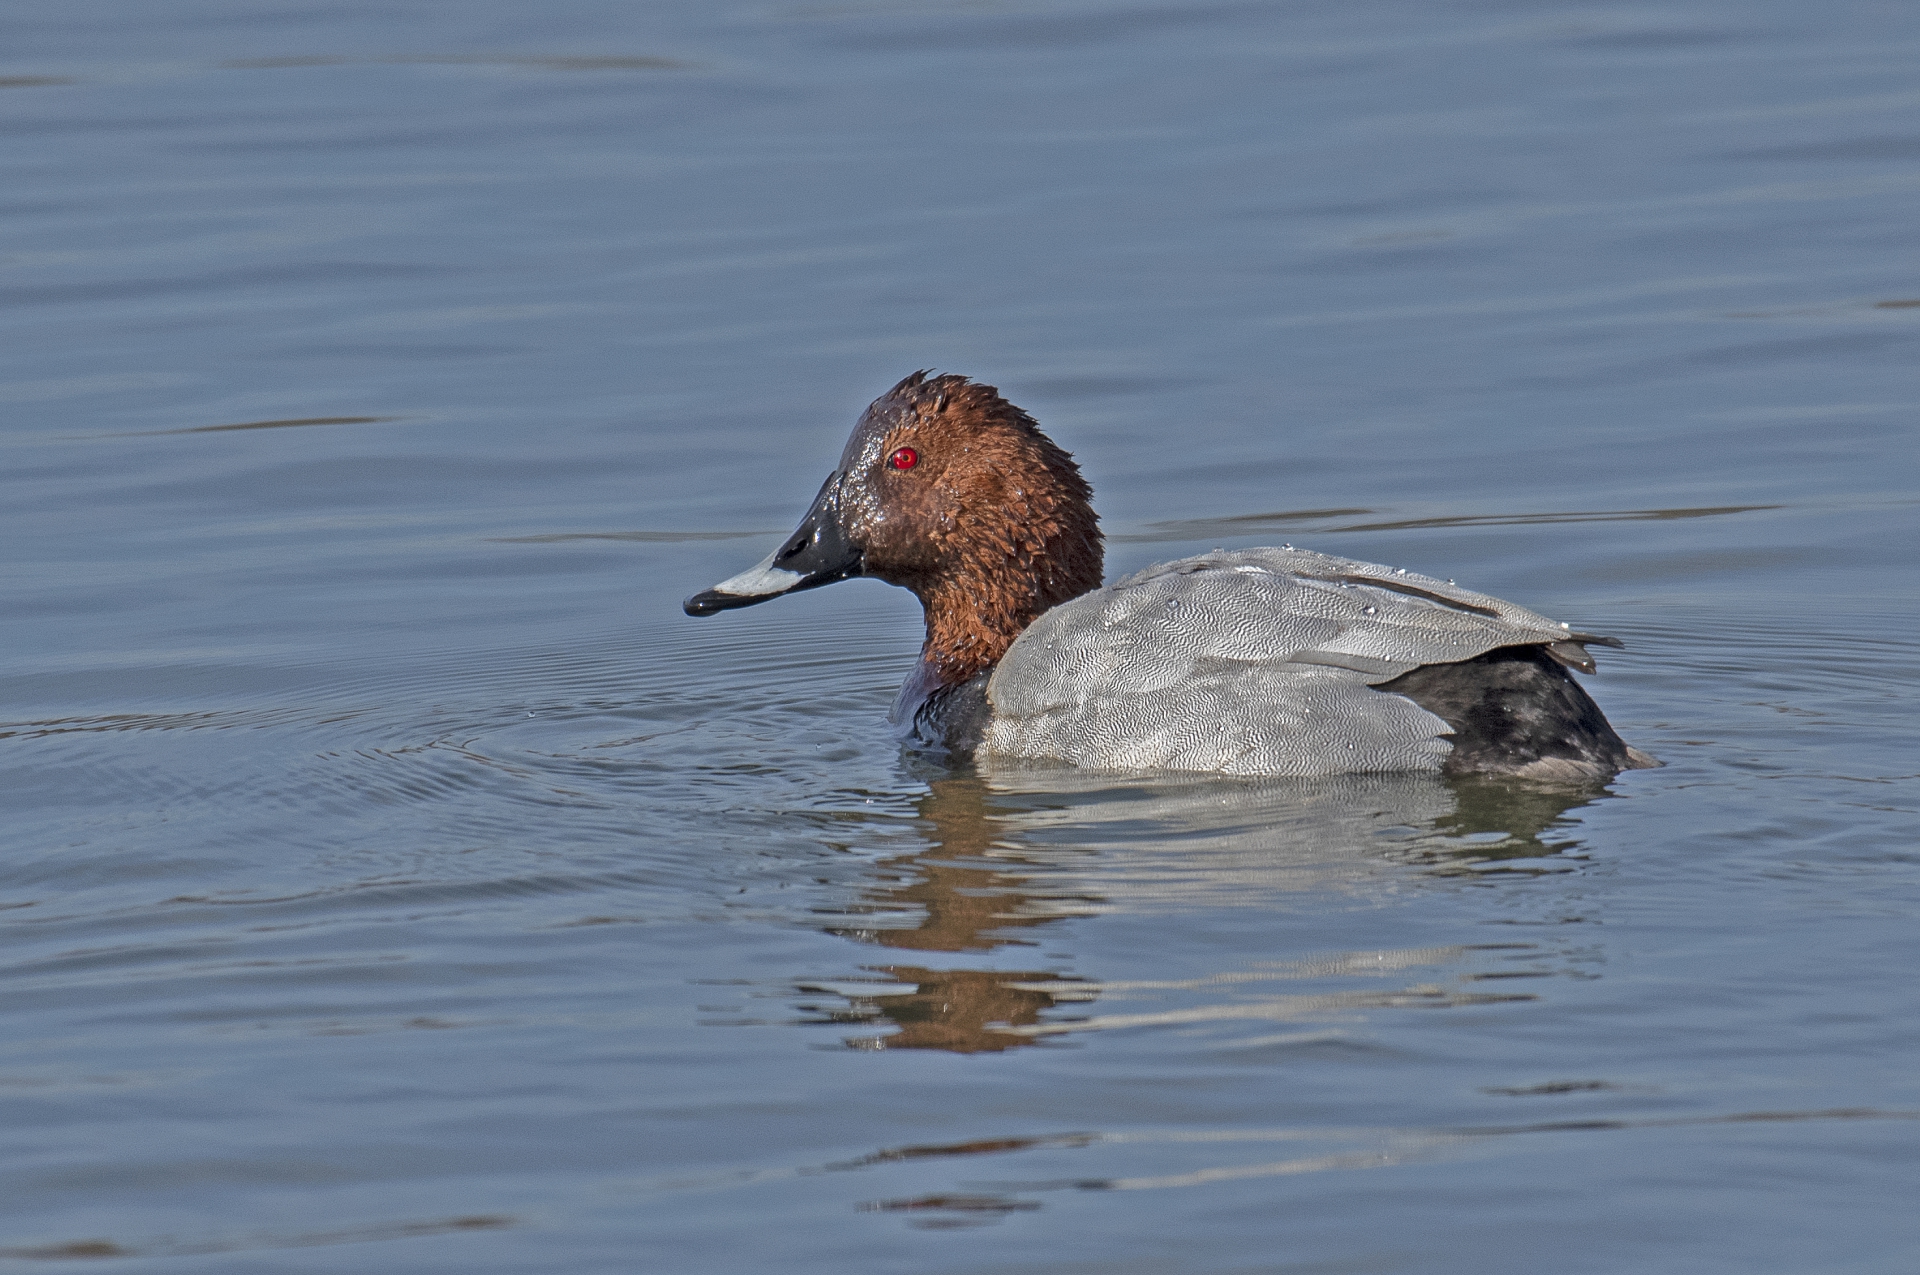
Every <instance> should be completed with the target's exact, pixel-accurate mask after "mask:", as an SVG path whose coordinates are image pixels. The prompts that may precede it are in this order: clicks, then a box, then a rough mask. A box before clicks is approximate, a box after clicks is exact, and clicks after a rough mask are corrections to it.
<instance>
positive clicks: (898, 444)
mask: <svg viewBox="0 0 1920 1275" xmlns="http://www.w3.org/2000/svg"><path fill="white" fill-rule="evenodd" d="M1092 494H1093V491H1092V488H1090V487H1089V486H1088V485H1087V482H1086V480H1085V479H1084V478H1082V477H1081V476H1080V471H1079V468H1078V467H1077V466H1076V465H1075V464H1074V463H1073V458H1072V457H1071V456H1069V455H1068V454H1067V453H1066V452H1064V451H1062V450H1061V449H1060V448H1059V447H1058V446H1056V445H1055V444H1054V443H1053V441H1052V440H1051V439H1049V438H1048V437H1047V436H1046V435H1045V434H1042V433H1041V432H1040V428H1039V426H1037V425H1035V424H1034V421H1033V418H1032V417H1030V416H1028V415H1027V414H1026V413H1025V412H1023V411H1021V410H1020V409H1019V408H1017V407H1015V406H1014V405H1013V404H1011V403H1009V402H1007V400H1005V399H1004V398H1001V397H1000V393H999V391H998V390H996V389H994V388H993V387H992V386H990V385H978V384H975V383H974V382H972V381H969V380H967V379H966V378H965V377H962V376H934V377H929V376H928V375H927V374H926V373H924V372H916V373H914V374H913V375H912V376H909V377H907V378H906V379H905V380H903V381H901V382H900V383H899V384H898V385H896V386H894V387H893V388H892V389H891V390H888V391H887V392H886V393H885V394H884V395H882V396H881V397H880V398H879V399H877V400H875V401H874V403H873V405H872V406H871V407H869V408H867V410H866V412H865V413H863V414H862V415H861V417H860V421H859V423H858V424H857V425H856V426H855V427H854V431H853V436H852V437H851V438H849V439H848V440H847V446H846V450H845V451H844V452H843V453H842V454H841V457H840V464H839V467H838V468H837V469H836V470H835V471H834V472H833V473H832V474H831V475H829V476H828V478H827V481H826V483H825V485H823V486H822V487H821V489H820V494H819V496H818V497H816V498H815V500H814V503H813V507H812V508H811V509H809V510H808V511H807V515H806V517H805V518H803V519H802V520H801V523H800V527H799V529H798V530H796V531H795V532H794V534H793V535H792V536H791V537H789V538H788V539H787V541H786V542H785V543H784V544H783V545H782V546H781V547H780V548H779V549H777V550H775V551H774V553H773V554H772V555H771V556H769V557H768V558H767V559H766V560H765V561H763V562H762V563H760V564H759V565H758V566H756V567H754V568H753V569H752V570H750V571H746V572H743V573H741V574H740V575H738V576H735V577H733V578H732V579H730V580H726V581H723V582H722V583H720V584H718V585H715V586H714V587H713V588H712V589H709V590H706V591H705V592H703V593H699V594H695V595H694V596H693V597H691V598H689V599H687V602H686V610H687V613H688V614H689V615H711V614H713V613H715V612H717V611H721V610H725V609H728V608H731V607H741V606H751V605H754V604H755V603H759V602H764V601H767V600H768V599H770V598H775V597H779V596H780V595H782V594H786V593H794V592H797V591H799V590H801V589H810V588H817V587H819V586H820V585H823V584H831V583H833V582H834V581H836V580H844V579H848V578H851V577H852V576H856V575H866V576H872V577H874V578H876V579H880V580H885V581H887V582H888V583H890V584H897V585H900V586H902V587H904V588H908V589H911V590H913V592H914V593H915V594H916V595H917V596H918V597H919V598H920V600H921V602H922V603H923V604H924V605H925V607H926V611H927V648H926V653H925V657H926V659H927V660H928V662H929V663H932V664H934V665H936V666H937V667H938V668H939V671H940V672H941V674H942V680H964V679H965V677H970V676H972V674H973V673H975V672H978V671H979V670H981V669H983V668H985V667H988V666H990V665H991V664H993V663H994V662H995V661H997V660H998V659H999V658H1000V656H1001V655H1003V654H1004V653H1005V652H1006V649H1007V647H1008V646H1010V645H1011V644H1012V642H1013V639H1014V638H1016V637H1018V636H1019V635H1020V632H1021V630H1023V629H1024V628H1026V626H1027V625H1028V624H1030V623H1032V622H1033V620H1034V619H1035V618H1037V617H1038V616H1039V615H1040V614H1041V613H1042V612H1044V611H1045V610H1047V609H1048V608H1049V607H1052V606H1054V605H1056V604H1058V603H1061V602H1064V601H1066V600H1067V599H1068V598H1073V597H1078V596H1079V595H1080V594H1082V593H1085V592H1087V591H1088V590H1089V589H1094V588H1097V587H1099V584H1100V577H1101V560H1102V552H1101V543H1100V531H1099V525H1098V519H1097V517H1096V516H1095V514H1094V512H1093V506H1092V504H1091V503H1090V500H1091V497H1092Z"/></svg>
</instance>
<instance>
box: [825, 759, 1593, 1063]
mask: <svg viewBox="0 0 1920 1275" xmlns="http://www.w3.org/2000/svg"><path fill="white" fill-rule="evenodd" d="M1602 795H1604V790H1603V789H1600V788H1546V787H1541V786H1537V785H1521V784H1515V783H1512V782H1504V783H1502V782H1494V781H1489V780H1484V779H1482V780H1456V781H1448V780H1442V779H1440V778H1438V777H1435V776H1431V775H1348V776H1339V777H1336V778H1330V779H1324V780H1289V781H1274V782H1268V783H1259V782H1250V781H1247V780H1237V779H1236V780H1228V779H1220V778H1215V777H1207V776H1155V777H1116V776H1112V775H1097V774H1088V773H1086V772H1081V771H1073V770H1057V769H1008V768H995V769H993V770H991V771H986V772H976V771H965V772H948V773H944V774H942V775H940V776H938V777H935V778H932V779H931V781H930V783H929V790H928V792H927V795H926V796H925V797H924V798H923V799H922V800H921V801H920V803H919V814H920V817H921V819H922V820H923V821H924V824H925V827H926V830H927V840H928V844H927V846H926V848H925V849H923V850H920V851H917V852H915V853H912V854H907V855H899V856H896V857H893V858H890V859H887V860H884V861H882V862H880V863H879V864H877V865H876V866H875V869H874V875H873V884H872V885H871V886H870V887H869V888H867V889H865V890H863V891H862V892H861V894H860V898H859V900H858V902H857V903H856V904H854V905H853V906H851V907H850V908H849V909H848V912H849V913H851V914H854V915H856V916H858V917H859V922H858V923H856V924H852V925H848V924H844V923H842V924H837V925H835V926H833V927H831V928H832V930H833V932H835V933H838V934H841V935H843V936H845V937H847V938H850V939H854V940H855V941H857V942H861V943H869V944H873V945H875V946H879V947H890V948H902V949H908V950H912V951H923V952H979V953H987V952H994V951H996V950H998V949H1001V948H1005V947H1009V946H1019V947H1032V946H1035V945H1036V944H1037V941H1038V940H1040V939H1041V938H1042V937H1043V936H1042V935H1041V934H1039V933H1036V931H1038V930H1040V929H1041V927H1045V926H1049V925H1053V924H1056V923H1058V922H1059V921H1060V920H1062V919H1063V918H1065V917H1068V916H1076V915H1078V916H1085V915H1089V914H1093V913H1102V912H1115V911H1131V912H1141V911H1145V912H1152V911H1159V910H1167V911H1175V910H1191V909H1195V908H1204V907H1245V906H1249V905H1251V906H1263V907H1269V908H1273V909H1275V910H1280V911H1283V910H1285V909H1287V908H1288V907H1291V906H1299V905H1300V904H1302V903H1305V902H1307V901H1308V900H1309V899H1310V898H1311V897H1315V896H1322V895H1324V894H1326V893H1328V892H1332V893H1343V892H1356V891H1365V890H1367V889H1369V888H1376V887H1377V886H1378V885H1379V884H1380V883H1381V882H1382V881H1383V880H1385V879H1389V878H1391V879H1395V880H1403V879H1405V877H1406V876H1407V873H1408V869H1409V867H1410V866H1412V865H1419V866H1423V867H1425V868H1426V869H1427V870H1428V871H1433V870H1436V869H1437V870H1439V871H1442V872H1461V871H1484V870H1485V868H1486V867H1487V865H1488V864H1489V863H1491V862H1493V861H1525V860H1533V861H1535V863H1534V864H1533V865H1532V866H1531V868H1530V869H1527V868H1523V869H1522V870H1533V871H1543V870H1551V861H1552V860H1553V858H1554V857H1556V856H1558V855H1560V854H1561V853H1562V852H1564V851H1565V850H1567V849H1568V848H1570V847H1572V846H1573V845H1575V844H1577V843H1576V842H1575V841H1574V840H1573V838H1572V837H1571V836H1570V835H1568V831H1567V825H1568V820H1567V815H1568V813H1569V812H1570V811H1572V810H1575V809H1577V808H1579V807H1581V806H1584V805H1586V804H1588V803H1589V802H1591V801H1593V800H1594V799H1596V798H1597V797H1599V796H1602ZM1556 832H1557V833H1558V835H1556ZM1507 866H1509V867H1515V866H1519V865H1518V863H1509V864H1507ZM901 922H904V923H901ZM1522 946H1524V945H1522ZM1458 950H1459V951H1462V952H1464V951H1466V950H1468V949H1465V948H1462V949H1458ZM1387 955H1388V954H1380V956H1381V957H1382V959H1384V958H1386V957H1387ZM1398 960H1399V958H1398V957H1394V958H1393V961H1389V962H1388V964H1393V963H1395V962H1397V961H1398ZM864 968H865V969H866V970H867V971H868V972H869V974H870V975H873V976H878V978H877V979H876V983H877V985H876V986H875V987H874V989H873V990H872V991H871V992H868V991H866V990H864V989H860V988H854V989H848V990H844V991H842V992H841V993H840V994H841V995H844V996H845V997H846V998H847V1001H848V1004H847V1006H846V1008H845V1009H841V1010H834V1011H831V1012H829V1013H827V1014H826V1017H825V1018H824V1019H821V1018H815V1019H812V1020H810V1021H815V1022H819V1021H831V1022H838V1023H861V1024H866V1025H870V1026H873V1027H884V1028H891V1029H892V1030H890V1031H887V1032H883V1033H879V1034H871V1035H862V1036H859V1037H855V1038H852V1039H849V1040H848V1041H847V1042H846V1043H847V1044H849V1045H851V1046H853V1047H856V1048H864V1049H944V1050H949V1051H952V1052H955V1053H983V1052H995V1051H1002V1050H1006V1049H1011V1048H1015V1047H1017V1046H1021V1045H1030V1044H1036V1043H1039V1042H1040V1041H1042V1040H1045V1039H1048V1038H1051V1037H1057V1036H1059V1035H1061V1034H1063V1033H1066V1032H1071V1031H1072V1030H1074V1024H1073V1022H1072V1021H1065V1022H1063V1021H1060V1019H1059V1017H1058V1016H1054V1017H1052V1018H1048V1019H1046V1020H1044V1021H1043V1015H1045V1014H1046V1012H1047V1011H1048V1010H1051V1009H1054V1008H1056V1007H1057V1006H1059V1005H1061V1004H1062V1003H1063V1002H1077V1003H1081V1004H1084V1003H1086V1002H1089V1001H1093V1000H1095V999H1096V998H1097V997H1098V995H1099V994H1100V991H1101V985H1100V984H1099V982H1098V981H1096V980H1091V979H1088V978H1086V977H1085V976H1084V975H1080V976H1077V977H1076V976H1074V975H1070V974H1066V973H1063V972H1062V971H1059V970H1049V969H1032V968H1025V969H935V968H930V967H928V966H924V965H921V964H917V963H916V964H876V965H870V966H866V967H864ZM1368 968H1370V969H1377V970H1380V971H1382V972H1384V970H1385V969H1386V965H1382V964H1381V963H1380V962H1379V961H1376V962H1375V963H1374V965H1372V966H1369V967H1368ZM1272 977H1276V978H1278V977H1283V975H1280V974H1275V975H1273V976H1272ZM1284 977H1293V976H1292V975H1284ZM1202 981H1206V980H1202ZM1396 995H1398V993H1396ZM1422 995H1430V993H1425V992H1423V993H1422ZM1448 995H1451V994H1448ZM1356 996H1358V997H1359V1000H1357V1001H1356V1002H1355V1003H1356V1005H1360V1004H1387V1003H1398V1002H1396V1001H1393V1000H1392V999H1391V998H1389V999H1388V1000H1386V1001H1382V1000H1380V999H1379V996H1380V993H1379V992H1378V991H1374V990H1369V991H1366V992H1364V993H1356ZM1283 999H1284V998H1283ZM1323 999H1324V998H1323ZM1464 999H1465V1000H1484V999H1486V997H1484V996H1480V997H1472V996H1467V997H1464ZM1275 1003H1276V1004H1277V1003H1278V1002H1275ZM1275 1012H1276V1015H1278V1014H1279V1011H1278V1010H1276V1011H1275ZM1110 1017H1111V1016H1110ZM1087 1021H1088V1024H1089V1025H1090V1026H1091V1025H1093V1024H1096V1023H1099V1022H1102V1021H1106V1020H1102V1019H1100V1018H1097V1017H1096V1018H1094V1019H1091V1020H1087ZM1114 1021H1118V1020H1117V1019H1116V1020H1114ZM1129 1021H1131V1020H1129Z"/></svg>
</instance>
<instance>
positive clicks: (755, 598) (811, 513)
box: [681, 473, 861, 615]
mask: <svg viewBox="0 0 1920 1275" xmlns="http://www.w3.org/2000/svg"><path fill="white" fill-rule="evenodd" d="M860 568H861V561H860V551H859V550H858V549H856V548H855V547H854V546H853V543H852V542H851V541H850V540H849V539H848V538H847V530H846V527H845V526H844V525H843V524H842V523H841V520H840V475H839V474H837V473H836V474H832V475H829V476H828V478H827V481H826V483H825V485H823V486H822V487H821V488H820V494H819V495H818V496H815V497H814V499H813V507H812V508H811V509H809V510H807V516H806V517H805V518H802V519H801V520H800V526H799V527H798V528H796V529H795V530H794V533H793V534H792V535H791V536H788V537H787V539H786V541H785V542H784V543H782V544H781V546H780V547H779V548H778V549H775V550H774V551H773V552H772V553H770V554H768V555H767V556H766V557H765V558H764V559H762V560H761V561H760V562H759V563H758V564H757V565H755V566H752V567H749V568H748V569H747V570H745V571H742V572H741V573H740V574H739V575H737V576H733V577H731V578H730V579H726V580H722V581H721V582H720V583H719V584H716V585H714V586H713V587H712V588H711V589H706V590H703V591H701V592H699V593H696V594H694V595H693V596H692V597H690V598H688V599H687V600H686V601H685V602H683V603H681V606H682V607H684V608H685V609H686V612H687V614H688V615H717V614H719V613H720V612H722V611H731V610H733V609H734V608H735V607H750V606H754V605H756V604H758V603H761V602H769V601H771V600H773V599H774V598H778V597H783V596H785V595H786V594H789V593H798V592H800V591H801V590H802V589H817V588H819V587H820V586H821V585H823V584H832V583H834V582H835V581H836V580H850V579H852V578H853V577H854V576H857V575H859V574H860Z"/></svg>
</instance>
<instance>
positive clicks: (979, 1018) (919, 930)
mask: <svg viewBox="0 0 1920 1275" xmlns="http://www.w3.org/2000/svg"><path fill="white" fill-rule="evenodd" d="M987 799H988V790H987V786H986V784H985V783H983V782H982V781H981V780H980V779H979V778H978V777H977V776H973V775H959V776H954V777H952V778H945V779H936V780H934V781H933V783H932V785H931V787H930V789H929V791H928V793H927V795H926V796H925V797H923V798H921V800H920V814H921V817H922V818H923V819H925V820H926V821H927V822H928V823H929V824H930V825H932V837H931V840H932V843H933V844H932V845H931V847H930V848H928V849H926V850H922V851H920V852H919V853H917V854H908V855H900V856H897V857H895V858H892V859H887V860H884V861H882V862H881V863H880V864H878V865H877V873H876V875H877V877H878V880H879V884H877V885H876V886H874V887H873V888H871V889H868V890H866V891H864V892H862V894H861V903H860V908H859V910H862V911H866V910H871V911H872V912H874V913H880V914H886V913H896V912H903V911H911V912H917V913H919V915H920V921H919V924H917V925H914V926H912V927H911V928H901V929H880V928H866V927H859V928H854V927H845V926H837V927H834V928H833V930H832V932H833V933H836V934H839V935H842V936H843V937H846V938H850V939H853V940H855V941H857V942H862V943H872V944H875V945H877V946H880V947H893V948H906V949H909V950H912V951H919V952H991V951H993V950H994V949H996V948H1000V947H1005V946H1009V945H1014V944H1018V945H1021V946H1030V945H1031V940H1027V939H1023V938H1020V937H1018V934H1019V932H1020V931H1023V930H1028V929H1032V928H1034V927H1036V926H1041V925H1047V924H1050V923H1052V922H1054V921H1057V920H1059V919H1060V918H1059V917H1058V916H1049V915H1046V914H1044V913H1042V912H1040V911H1039V910H1038V908H1037V907H1036V906H1035V903H1036V900H1035V899H1034V897H1033V896H1032V895H1030V894H1028V893H1024V892H1023V891H1022V889H1021V887H1022V886H1024V885H1026V884H1027V878H1026V877H1023V876H1020V875H1018V873H1017V872H1015V871H1009V870H1008V867H1012V866H1017V863H1018V861H1017V860H1013V861H1011V862H1007V861H1004V860H1003V861H1002V862H1001V863H995V862H991V861H989V860H988V859H987V855H988V853H989V852H990V851H991V850H992V849H993V847H994V845H995V843H996V842H997V841H998V840H1000V839H1001V838H1002V835H1003V833H1004V831H1005V828H1004V826H1003V825H1004V820H1003V819H1001V818H1000V817H998V816H996V815H995V814H994V813H993V812H992V810H991V808H990V807H989V805H988V801H987ZM1086 901H1088V902H1092V901H1093V900H1086ZM865 968H866V969H868V970H870V971H871V972H873V973H875V974H882V975H885V976H887V977H888V978H891V979H893V980H895V981H897V982H900V983H912V984H915V985H916V990H915V991H913V992H910V993H903V994H897V995H889V994H884V993H881V994H875V995H869V996H860V995H854V996H853V997H851V998H850V999H851V1001H852V1004H851V1006H850V1007H849V1008H848V1009H846V1010H843V1011H838V1012H836V1013H834V1014H832V1015H830V1018H829V1020H830V1021H836V1022H849V1023H853V1022H858V1023H872V1024H874V1025H881V1024H892V1025H895V1026H897V1027H898V1028H899V1030H898V1031H897V1032H894V1033H891V1034H889V1035H885V1036H873V1037H862V1038H858V1039H853V1040H849V1041H848V1042H847V1043H848V1044H849V1045H850V1046H852V1047H854V1048H858V1049H945V1050H950V1051H951V1052H953V1053H959V1054H974V1053H994V1052H999V1051H1001V1050H1006V1049H1012V1048H1015V1047H1017V1046H1021V1045H1032V1044H1036V1043H1038V1041H1036V1040H1035V1039H1034V1038H1032V1037H1030V1036H1026V1035H1022V1034H1019V1033H1016V1032H1012V1031H1009V1030H1007V1029H1008V1028H1012V1027H1024V1026H1029V1025H1031V1024H1033V1023H1035V1022H1038V1021H1039V1018H1040V1015H1041V1013H1042V1012H1043V1011H1045V1010H1048V1009H1051V1008H1053V1007H1054V1006H1055V1005H1057V1004H1059V1003H1060V1001H1061V1000H1062V999H1069V997H1065V996H1063V995H1062V994H1060V993H1058V992H1039V991H1030V990H1025V989H1023V988H1020V987H1017V986H1014V985H1016V984H1032V983H1049V984H1058V983H1063V982H1066V983H1071V982H1077V981H1079V980H1077V979H1072V978H1068V977H1063V976H1062V975H1060V974H1059V973H1057V972H1055V971H1050V970H966V969H944V970H937V969H929V968H926V967H924V966H920V965H870V966H866V967H865ZM1088 999H1091V997H1088Z"/></svg>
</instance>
